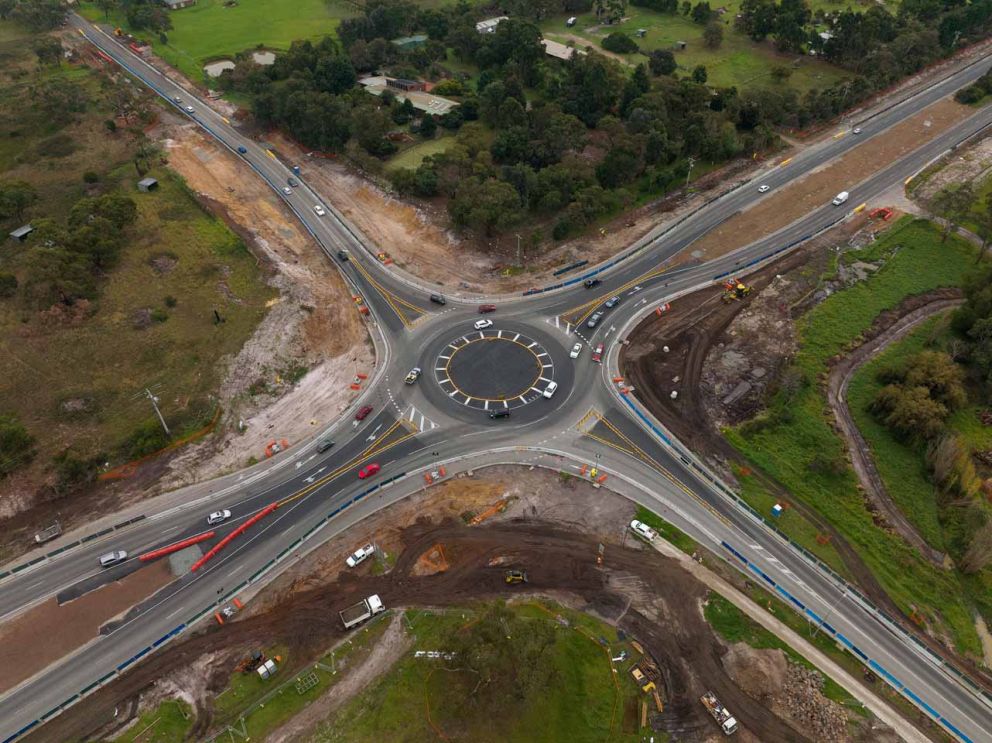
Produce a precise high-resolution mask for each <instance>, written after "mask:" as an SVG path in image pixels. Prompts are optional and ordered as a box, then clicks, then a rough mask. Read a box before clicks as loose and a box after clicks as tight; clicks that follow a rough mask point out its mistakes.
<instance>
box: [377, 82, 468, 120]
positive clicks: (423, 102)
mask: <svg viewBox="0 0 992 743" xmlns="http://www.w3.org/2000/svg"><path fill="white" fill-rule="evenodd" d="M358 82H359V84H360V85H361V86H362V87H364V88H365V90H366V92H368V93H371V94H372V95H382V93H383V91H385V90H390V91H395V95H396V100H398V101H405V100H409V101H410V103H411V104H413V107H414V108H416V109H419V110H421V111H426V112H427V113H429V114H434V115H435V116H443V115H444V114H446V113H448V111H450V110H451V109H453V108H454V107H455V106H457V105H458V101H452V100H449V99H447V98H442V97H441V96H439V95H431V94H430V93H427V92H425V90H424V87H426V83H424V82H422V81H419V80H401V79H398V78H395V77H386V76H384V75H374V76H372V77H363V78H359V80H358ZM410 83H412V84H413V85H415V86H423V87H419V88H418V87H414V88H409V89H408V88H403V87H401V86H402V85H403V84H410Z"/></svg>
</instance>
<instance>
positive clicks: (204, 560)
mask: <svg viewBox="0 0 992 743" xmlns="http://www.w3.org/2000/svg"><path fill="white" fill-rule="evenodd" d="M277 508H279V504H278V503H270V504H269V505H267V506H266V507H265V508H263V509H262V510H261V511H259V512H258V513H256V514H255V515H254V516H252V517H251V518H250V519H248V520H247V521H245V523H243V524H242V525H241V526H239V527H238V528H237V529H235V530H234V531H232V532H231V533H230V534H228V535H227V536H226V537H224V538H223V539H222V540H220V541H219V542H217V544H215V545H214V546H213V549H211V550H210V551H209V552H208V553H207V554H205V555H204V556H203V557H201V558H200V559H199V560H197V561H196V562H194V563H193V565H192V566H191V567H190V572H191V573H192V572H196V571H197V570H199V569H200V568H202V567H203V566H204V565H206V564H207V562H208V561H210V560H211V559H212V558H213V557H214V555H216V554H217V553H218V552H220V551H221V550H222V549H224V548H225V547H226V546H227V545H228V544H230V543H231V542H232V541H234V540H235V539H236V538H237V537H239V536H241V535H242V534H244V533H245V532H246V531H247V530H248V529H249V528H251V527H252V526H254V525H255V524H257V523H258V522H259V521H261V520H262V519H264V518H265V517H266V516H268V515H269V514H270V513H272V512H273V511H275V510H276V509H277Z"/></svg>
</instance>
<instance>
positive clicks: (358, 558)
mask: <svg viewBox="0 0 992 743" xmlns="http://www.w3.org/2000/svg"><path fill="white" fill-rule="evenodd" d="M374 554H375V546H374V545H372V544H371V543H370V544H366V545H365V546H364V547H359V548H358V549H357V550H355V553H354V554H352V555H350V556H349V557H348V559H347V560H345V562H346V563H347V564H348V567H349V568H353V567H355V566H356V565H358V564H359V563H360V562H365V560H367V559H368V558H370V557H371V556H372V555H374Z"/></svg>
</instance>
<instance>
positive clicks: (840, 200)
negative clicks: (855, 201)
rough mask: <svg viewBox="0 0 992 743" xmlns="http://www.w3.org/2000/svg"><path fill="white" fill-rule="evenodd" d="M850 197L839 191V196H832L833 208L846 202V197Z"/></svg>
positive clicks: (845, 192) (846, 193)
mask: <svg viewBox="0 0 992 743" xmlns="http://www.w3.org/2000/svg"><path fill="white" fill-rule="evenodd" d="M850 195H851V194H849V193H848V192H847V191H841V192H840V193H839V194H837V195H836V196H834V200H833V201H832V202H831V203H832V204H833V205H834V206H840V205H841V204H843V203H844V202H845V201H847V197H848V196H850Z"/></svg>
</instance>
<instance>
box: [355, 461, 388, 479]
mask: <svg viewBox="0 0 992 743" xmlns="http://www.w3.org/2000/svg"><path fill="white" fill-rule="evenodd" d="M381 469H382V467H380V466H379V463H378V462H373V463H372V464H370V465H368V466H367V467H364V468H363V469H361V470H359V472H358V479H359V480H365V479H366V478H369V477H372V475H374V474H375V473H377V472H378V471H379V470H381Z"/></svg>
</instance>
